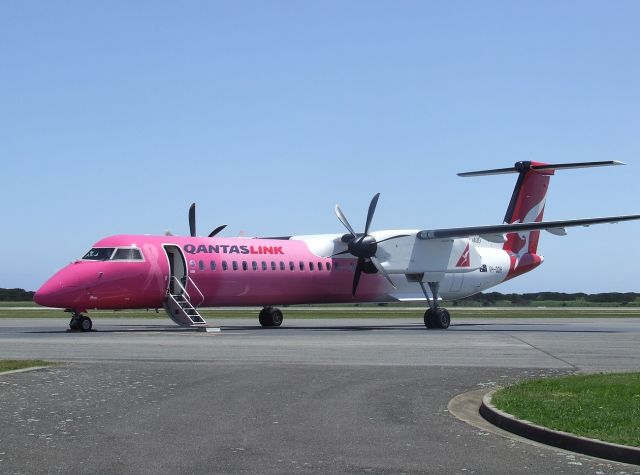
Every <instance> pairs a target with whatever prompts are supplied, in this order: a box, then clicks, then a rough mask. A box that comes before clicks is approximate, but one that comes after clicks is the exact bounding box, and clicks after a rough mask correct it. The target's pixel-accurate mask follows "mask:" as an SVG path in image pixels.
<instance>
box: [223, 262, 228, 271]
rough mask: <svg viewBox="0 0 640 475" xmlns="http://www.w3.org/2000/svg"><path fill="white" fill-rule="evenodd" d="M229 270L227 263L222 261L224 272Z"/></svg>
mask: <svg viewBox="0 0 640 475" xmlns="http://www.w3.org/2000/svg"><path fill="white" fill-rule="evenodd" d="M228 268H229V267H228V266H227V261H222V270H227V269H228Z"/></svg>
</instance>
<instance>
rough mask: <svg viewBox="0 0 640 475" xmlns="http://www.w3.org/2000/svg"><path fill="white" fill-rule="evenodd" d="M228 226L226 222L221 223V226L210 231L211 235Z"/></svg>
mask: <svg viewBox="0 0 640 475" xmlns="http://www.w3.org/2000/svg"><path fill="white" fill-rule="evenodd" d="M226 227H227V225H226V224H221V225H220V226H218V227H217V228H216V229H214V230H213V231H211V232H210V233H209V237H213V236H215V235H216V234H218V233H219V232H220V231H222V230H223V229H224V228H226Z"/></svg>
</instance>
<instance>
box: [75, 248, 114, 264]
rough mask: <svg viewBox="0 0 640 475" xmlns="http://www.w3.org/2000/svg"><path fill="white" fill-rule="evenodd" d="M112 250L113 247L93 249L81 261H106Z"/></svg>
mask: <svg viewBox="0 0 640 475" xmlns="http://www.w3.org/2000/svg"><path fill="white" fill-rule="evenodd" d="M114 250H115V248H114V247H94V248H93V249H91V250H90V251H89V252H87V253H86V254H85V255H84V256H83V257H82V259H83V260H85V261H108V260H109V258H110V257H111V254H113V251H114Z"/></svg>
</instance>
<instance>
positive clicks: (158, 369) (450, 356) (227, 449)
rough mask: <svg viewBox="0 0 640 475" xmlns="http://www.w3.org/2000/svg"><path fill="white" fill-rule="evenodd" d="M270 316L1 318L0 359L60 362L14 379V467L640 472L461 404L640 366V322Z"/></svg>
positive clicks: (5, 421) (7, 467) (3, 404)
mask: <svg viewBox="0 0 640 475" xmlns="http://www.w3.org/2000/svg"><path fill="white" fill-rule="evenodd" d="M256 320H257V318H256ZM256 320H253V319H251V320H249V319H246V320H244V319H222V320H218V321H215V322H210V324H212V325H219V326H220V328H221V331H220V332H218V333H207V332H196V331H191V330H184V329H181V328H178V327H176V326H175V325H173V324H172V323H171V322H170V321H169V320H164V319H129V318H118V319H108V318H103V319H94V329H95V330H96V331H93V332H90V333H85V334H83V333H68V332H66V329H67V325H68V320H67V319H65V318H61V319H60V320H57V319H50V318H44V319H31V318H30V319H0V358H3V359H4V358H18V359H20V358H41V359H48V360H55V361H60V362H62V364H60V365H59V366H56V367H52V368H46V369H41V370H37V371H31V372H22V373H14V374H4V375H0V408H1V410H0V473H301V472H302V473H460V474H469V473H551V472H553V473H592V474H598V475H600V474H609V473H620V474H622V473H627V474H629V473H637V474H640V467H639V466H634V465H626V464H622V463H616V462H610V461H605V460H602V459H597V458H592V457H587V456H583V455H579V454H576V453H572V452H567V451H563V450H560V449H556V448H552V447H547V446H544V445H541V444H537V443H530V442H528V441H525V440H524V439H520V438H518V437H516V436H510V435H507V434H504V433H501V431H500V430H493V429H492V427H491V426H490V425H489V424H487V425H486V426H479V427H478V426H474V425H471V424H468V423H467V422H465V421H463V420H460V419H458V418H456V417H454V416H453V415H452V414H451V413H450V412H449V409H448V405H449V403H450V401H451V400H452V399H453V398H455V397H456V396H458V395H460V394H462V393H466V392H469V391H473V390H481V391H485V390H489V389H491V388H494V387H497V386H499V385H505V384H509V383H512V382H515V381H518V380H521V379H523V378H530V377H537V376H548V375H559V374H567V373H573V372H597V371H632V370H633V371H637V370H638V369H639V368H640V345H639V344H638V343H639V342H640V319H632V318H629V319H610V318H607V319H598V318H584V319H557V318H554V319H544V318H536V319H520V318H518V319H509V318H500V319H495V320H492V319H486V320H485V319H482V320H479V319H456V318H455V316H454V319H453V322H452V326H451V327H450V328H449V329H448V330H446V331H438V330H427V329H425V328H424V326H423V324H422V322H421V321H420V319H419V318H418V319H413V318H400V319H393V320H381V319H360V318H359V319H332V320H327V319H300V320H287V319H286V314H285V322H284V326H283V327H281V328H271V329H267V328H261V327H259V326H258V325H257V322H256ZM472 412H473V411H472Z"/></svg>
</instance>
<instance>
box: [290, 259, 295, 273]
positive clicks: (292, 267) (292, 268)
mask: <svg viewBox="0 0 640 475" xmlns="http://www.w3.org/2000/svg"><path fill="white" fill-rule="evenodd" d="M289 270H290V271H291V272H293V271H294V270H296V265H295V264H294V263H293V261H289Z"/></svg>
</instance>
